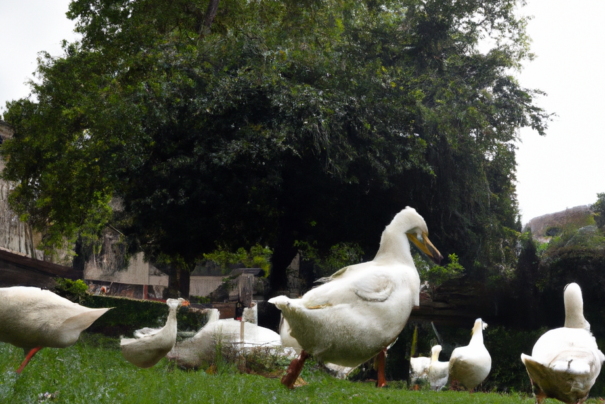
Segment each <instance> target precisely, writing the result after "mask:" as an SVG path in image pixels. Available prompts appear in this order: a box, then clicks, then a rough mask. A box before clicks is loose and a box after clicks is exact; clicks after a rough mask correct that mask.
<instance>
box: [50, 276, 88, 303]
mask: <svg viewBox="0 0 605 404" xmlns="http://www.w3.org/2000/svg"><path fill="white" fill-rule="evenodd" d="M55 282H56V284H55V293H56V294H58V295H59V296H61V297H64V298H66V299H68V300H71V301H72V302H75V303H83V302H84V301H85V300H86V298H87V297H88V285H87V284H86V282H84V281H83V280H81V279H78V280H75V281H74V280H71V279H67V278H56V279H55Z"/></svg>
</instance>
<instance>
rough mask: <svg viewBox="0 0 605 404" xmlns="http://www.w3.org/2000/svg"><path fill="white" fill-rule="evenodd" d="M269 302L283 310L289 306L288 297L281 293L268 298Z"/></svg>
mask: <svg viewBox="0 0 605 404" xmlns="http://www.w3.org/2000/svg"><path fill="white" fill-rule="evenodd" d="M269 303H272V304H274V305H275V306H276V307H277V308H278V309H280V310H284V309H285V308H286V307H288V306H290V299H289V298H288V297H287V296H284V295H281V296H276V297H273V298H271V299H269Z"/></svg>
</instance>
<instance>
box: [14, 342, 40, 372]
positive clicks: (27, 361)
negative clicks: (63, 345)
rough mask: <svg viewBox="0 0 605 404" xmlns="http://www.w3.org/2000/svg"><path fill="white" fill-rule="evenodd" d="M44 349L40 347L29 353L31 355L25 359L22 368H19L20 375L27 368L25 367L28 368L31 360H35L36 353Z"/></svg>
mask: <svg viewBox="0 0 605 404" xmlns="http://www.w3.org/2000/svg"><path fill="white" fill-rule="evenodd" d="M42 348H43V347H41V346H38V347H35V348H34V349H32V350H31V351H29V353H28V354H27V356H26V357H25V360H24V361H23V363H22V364H21V366H19V369H17V373H18V374H21V372H22V371H23V369H24V368H25V366H27V364H28V363H29V361H30V360H31V358H33V357H34V355H35V354H36V352H38V351H39V350H40V349H42Z"/></svg>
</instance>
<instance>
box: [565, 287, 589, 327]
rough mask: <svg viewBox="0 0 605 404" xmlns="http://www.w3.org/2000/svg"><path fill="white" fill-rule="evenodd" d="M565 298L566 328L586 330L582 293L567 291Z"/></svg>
mask: <svg viewBox="0 0 605 404" xmlns="http://www.w3.org/2000/svg"><path fill="white" fill-rule="evenodd" d="M564 296H565V298H564V300H565V328H586V324H587V322H586V319H585V318H584V302H583V301H582V292H579V293H577V292H576V291H575V290H570V291H566V293H565V295H564Z"/></svg>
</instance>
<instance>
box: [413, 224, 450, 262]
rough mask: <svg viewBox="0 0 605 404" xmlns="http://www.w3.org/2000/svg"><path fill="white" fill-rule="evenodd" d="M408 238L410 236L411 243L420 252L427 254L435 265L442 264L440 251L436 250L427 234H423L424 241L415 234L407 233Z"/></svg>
mask: <svg viewBox="0 0 605 404" xmlns="http://www.w3.org/2000/svg"><path fill="white" fill-rule="evenodd" d="M406 236H408V238H409V239H410V241H411V242H412V243H414V244H415V245H416V247H418V248H419V249H420V251H422V252H423V253H425V254H426V255H427V256H428V257H429V258H430V259H431V260H433V262H434V263H435V264H437V265H439V264H440V263H441V260H442V259H443V256H442V255H441V253H440V252H439V250H437V249H436V248H435V246H434V245H433V243H431V241H430V240H429V235H428V234H427V233H424V232H423V233H422V240H418V237H417V236H416V234H415V233H406Z"/></svg>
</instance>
